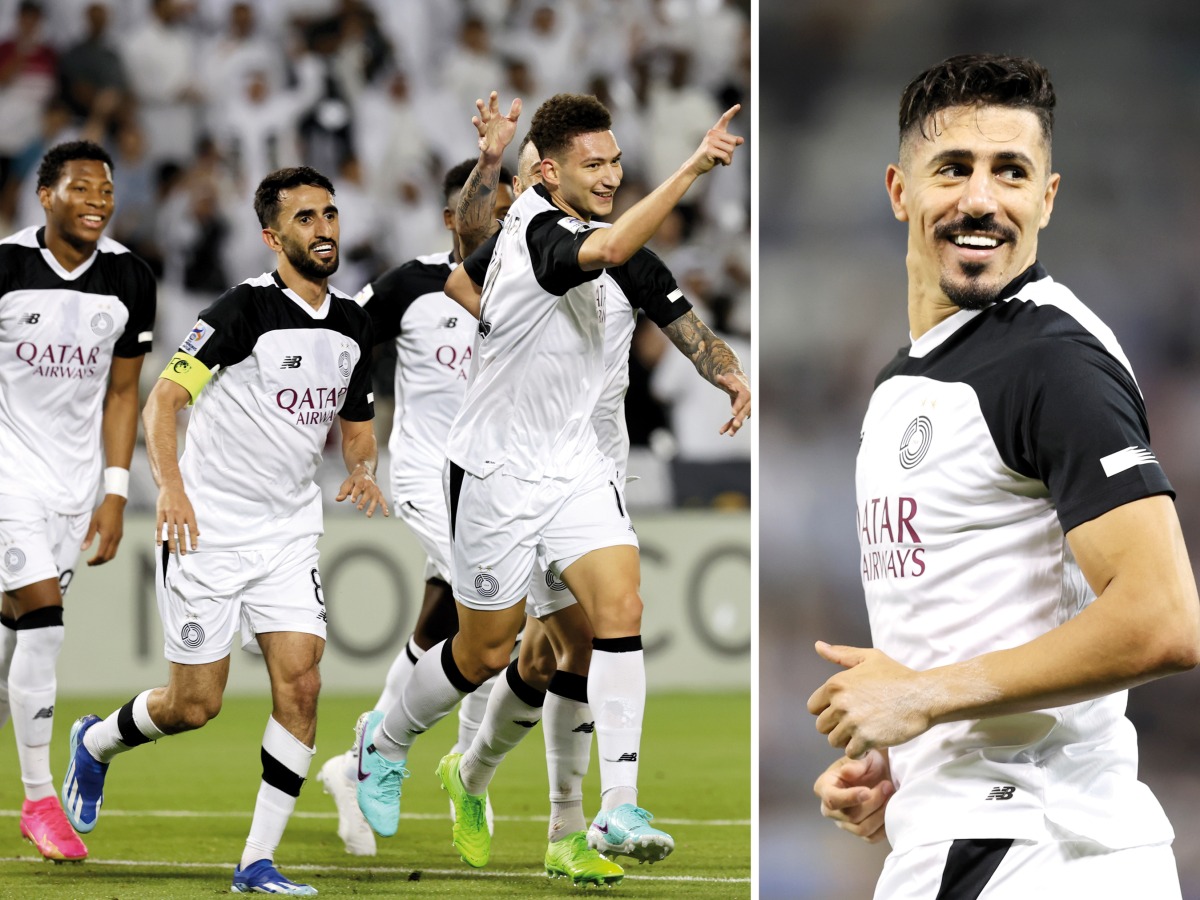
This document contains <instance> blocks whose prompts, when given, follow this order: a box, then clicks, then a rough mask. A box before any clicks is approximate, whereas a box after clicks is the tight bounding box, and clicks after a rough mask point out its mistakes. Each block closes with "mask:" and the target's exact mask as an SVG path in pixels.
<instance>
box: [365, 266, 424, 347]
mask: <svg viewBox="0 0 1200 900" xmlns="http://www.w3.org/2000/svg"><path fill="white" fill-rule="evenodd" d="M444 272H445V267H443V266H426V265H422V264H421V263H419V262H417V261H416V260H413V261H410V262H406V263H405V264H404V265H402V266H397V267H396V268H394V269H389V270H388V271H387V272H385V273H384V274H382V275H380V276H379V277H378V278H377V279H375V280H374V281H373V282H371V283H370V284H369V285H367V286H366V287H365V288H363V289H362V290H361V291H359V292H358V295H357V296H356V297H355V298H354V302H355V303H357V304H358V305H359V306H361V307H362V308H363V309H364V310H366V312H367V315H369V316H370V317H371V330H372V333H373V334H374V340H375V343H377V344H383V343H387V342H388V341H393V340H395V339H396V338H397V337H398V336H399V334H400V332H401V331H403V330H404V325H403V323H404V314H405V313H406V312H408V308H409V307H410V306H412V302H413V301H414V300H416V299H417V298H418V297H421V296H423V295H425V294H428V293H430V292H431V291H440V290H441V289H442V287H443V286H444V285H445V283H446V278H445V275H444Z"/></svg>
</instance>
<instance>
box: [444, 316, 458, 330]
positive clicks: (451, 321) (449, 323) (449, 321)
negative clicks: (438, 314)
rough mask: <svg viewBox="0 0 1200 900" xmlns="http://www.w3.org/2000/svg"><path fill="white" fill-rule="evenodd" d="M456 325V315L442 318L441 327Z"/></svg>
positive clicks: (453, 326)
mask: <svg viewBox="0 0 1200 900" xmlns="http://www.w3.org/2000/svg"><path fill="white" fill-rule="evenodd" d="M457 326H458V317H457V316H450V317H449V318H448V319H442V327H443V328H455V327H457Z"/></svg>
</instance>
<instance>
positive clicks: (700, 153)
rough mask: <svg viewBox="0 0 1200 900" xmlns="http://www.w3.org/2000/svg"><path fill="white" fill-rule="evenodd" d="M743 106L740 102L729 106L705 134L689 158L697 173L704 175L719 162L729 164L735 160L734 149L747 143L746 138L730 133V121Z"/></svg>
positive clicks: (724, 164)
mask: <svg viewBox="0 0 1200 900" xmlns="http://www.w3.org/2000/svg"><path fill="white" fill-rule="evenodd" d="M741 108H742V105H741V104H740V103H735V104H734V105H733V106H731V107H729V109H727V110H725V112H723V113H722V114H721V118H719V119H718V120H717V124H716V125H714V126H713V127H712V128H710V129H708V133H707V134H706V135H704V140H703V141H701V142H700V146H699V147H698V148H696V152H695V153H693V154H692V158H691V159H690V160H689V162H690V163H691V165H692V167H693V168H694V169H695V172H696V174H697V175H703V174H704V173H705V172H707V171H709V170H710V169H711V168H713V166H715V165H717V163H720V164H721V165H723V166H727V165H729V164H730V163H731V162H733V151H734V150H736V149H737V148H738V147H740V146H741V145H742V144H744V143H746V139H745V138H743V137H739V136H738V135H736V134H730V133H729V122H730V120H732V119H733V117H734V116H736V115H737V114H738V111H739V110H740V109H741Z"/></svg>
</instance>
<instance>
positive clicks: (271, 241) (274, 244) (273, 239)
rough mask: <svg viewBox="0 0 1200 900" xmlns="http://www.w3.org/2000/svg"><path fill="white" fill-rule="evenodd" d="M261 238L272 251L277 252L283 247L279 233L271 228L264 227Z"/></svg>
mask: <svg viewBox="0 0 1200 900" xmlns="http://www.w3.org/2000/svg"><path fill="white" fill-rule="evenodd" d="M262 239H263V243H264V244H266V245H267V246H268V247H269V248H270V249H271V252H272V253H278V252H279V251H281V250H282V249H283V242H282V241H280V240H279V235H277V234H276V233H275V231H274V229H272V228H264V229H263V230H262Z"/></svg>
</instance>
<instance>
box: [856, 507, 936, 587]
mask: <svg viewBox="0 0 1200 900" xmlns="http://www.w3.org/2000/svg"><path fill="white" fill-rule="evenodd" d="M855 517H856V518H857V519H858V542H859V546H860V547H861V548H862V578H863V583H864V584H865V583H866V582H868V581H878V580H879V579H881V578H918V577H920V576H921V575H924V574H925V548H924V547H923V546H921V536H920V535H919V534H918V533H917V528H916V525H915V520H916V518H917V499H916V497H872V498H871V499H869V500H867V501H865V502H864V503H863V505H862V508H861V509H858V510H856V512H855Z"/></svg>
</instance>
